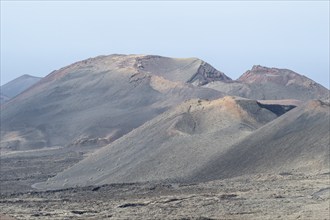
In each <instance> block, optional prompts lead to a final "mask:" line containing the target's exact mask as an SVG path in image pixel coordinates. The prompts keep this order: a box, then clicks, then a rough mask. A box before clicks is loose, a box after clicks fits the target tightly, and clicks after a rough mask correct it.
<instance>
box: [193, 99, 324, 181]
mask: <svg viewBox="0 0 330 220" xmlns="http://www.w3.org/2000/svg"><path fill="white" fill-rule="evenodd" d="M329 120H330V106H329V103H324V102H321V101H310V102H308V103H306V104H304V105H302V106H300V107H297V108H295V109H293V110H292V111H290V112H288V113H286V114H284V115H283V116H281V117H279V118H277V119H275V120H274V121H272V122H270V123H268V124H266V125H265V126H263V127H261V128H259V129H258V130H257V131H255V132H254V133H252V134H251V135H249V136H247V137H245V138H244V139H242V140H241V141H240V142H239V143H237V144H235V145H234V146H233V147H231V148H230V149H229V150H228V151H227V152H225V153H220V154H217V155H214V157H213V158H212V159H211V160H210V161H209V162H208V163H207V164H206V165H205V166H204V167H203V168H202V169H200V170H199V171H197V172H196V173H195V174H193V175H192V176H191V177H190V178H188V181H207V180H212V179H222V178H228V177H233V176H239V175H243V174H252V173H260V172H266V173H267V172H268V173H269V172H270V173H273V172H275V173H280V172H285V173H290V172H296V171H297V172H303V173H312V174H315V173H326V172H329V160H330V159H329V158H330V155H329V154H330V153H329V152H330V151H329V143H330V135H329V131H330V121H329Z"/></svg>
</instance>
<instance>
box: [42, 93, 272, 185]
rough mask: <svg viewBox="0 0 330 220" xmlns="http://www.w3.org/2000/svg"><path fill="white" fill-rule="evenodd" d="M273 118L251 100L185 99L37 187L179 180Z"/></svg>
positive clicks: (227, 98)
mask: <svg viewBox="0 0 330 220" xmlns="http://www.w3.org/2000/svg"><path fill="white" fill-rule="evenodd" d="M276 117H277V116H276V114H275V113H273V112H272V111H270V110H268V109H266V108H263V107H261V106H260V105H259V104H258V103H257V102H256V101H253V100H246V99H240V98H233V97H225V98H223V99H219V100H214V101H204V100H191V101H187V102H185V103H183V104H182V105H179V106H178V107H176V108H174V109H172V110H169V111H167V112H165V113H163V114H161V115H159V116H158V117H156V118H154V119H153V120H151V121H149V122H147V123H145V124H144V125H142V126H140V127H139V128H137V129H135V130H133V131H132V132H130V133H129V134H127V135H125V136H123V137H122V138H120V139H118V140H117V141H115V142H113V143H112V144H110V145H108V146H106V147H104V148H102V149H100V150H98V151H97V152H95V153H94V154H92V155H90V156H89V157H87V158H86V159H84V160H83V161H81V162H79V163H78V164H76V165H74V166H73V167H71V168H69V169H68V170H66V171H64V172H62V173H60V174H58V175H57V176H56V177H54V178H52V179H50V180H49V181H48V182H47V183H44V184H38V185H37V187H41V188H61V187H70V186H75V185H99V184H105V183H121V182H138V181H159V180H166V179H172V180H173V179H180V178H182V177H185V176H186V175H189V174H191V173H192V172H193V171H194V170H195V169H198V168H200V167H201V166H202V165H204V164H205V163H207V161H209V158H211V157H212V156H213V155H214V154H218V153H220V154H221V152H225V151H226V150H227V149H228V148H229V147H230V146H231V145H232V144H234V143H235V142H237V141H238V140H240V139H242V138H243V137H245V136H247V135H248V134H251V133H252V132H253V131H254V130H255V129H257V128H259V127H260V126H262V125H264V124H265V123H267V122H269V121H271V120H273V119H275V118H276Z"/></svg>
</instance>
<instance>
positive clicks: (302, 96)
mask: <svg viewBox="0 0 330 220" xmlns="http://www.w3.org/2000/svg"><path fill="white" fill-rule="evenodd" d="M205 87H207V88H213V89H216V90H219V91H222V92H224V93H227V94H229V95H236V96H241V97H245V98H249V99H261V100H267V99H297V100H302V101H307V100H311V99H322V100H325V99H329V95H330V93H329V90H328V89H326V88H325V87H323V86H322V85H320V84H318V83H316V82H314V81H313V80H311V79H309V78H307V77H305V76H302V75H300V74H298V73H295V72H294V71H291V70H288V69H278V68H268V67H263V66H259V65H256V66H253V67H252V69H251V70H248V71H246V72H245V73H244V74H243V75H242V76H240V77H239V78H238V79H237V80H235V81H230V82H212V83H209V84H207V85H205Z"/></svg>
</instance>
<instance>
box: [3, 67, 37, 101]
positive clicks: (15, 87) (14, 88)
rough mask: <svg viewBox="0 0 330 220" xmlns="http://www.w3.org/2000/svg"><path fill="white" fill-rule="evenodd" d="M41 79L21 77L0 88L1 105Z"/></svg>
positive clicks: (29, 76)
mask: <svg viewBox="0 0 330 220" xmlns="http://www.w3.org/2000/svg"><path fill="white" fill-rule="evenodd" d="M41 79H42V78H41V77H36V76H31V75H28V74H25V75H22V76H20V77H18V78H16V79H14V80H12V81H10V82H8V83H6V84H4V85H2V86H1V87H0V90H1V103H4V102H6V101H8V100H9V99H11V98H13V97H15V96H17V95H18V94H20V93H22V92H23V91H25V90H26V89H28V88H30V87H31V86H32V85H34V84H36V83H37V82H39V81H40V80H41Z"/></svg>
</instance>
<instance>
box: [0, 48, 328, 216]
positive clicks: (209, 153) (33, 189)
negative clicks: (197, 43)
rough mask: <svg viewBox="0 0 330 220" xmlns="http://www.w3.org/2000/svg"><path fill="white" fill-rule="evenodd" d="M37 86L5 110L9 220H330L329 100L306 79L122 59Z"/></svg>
mask: <svg viewBox="0 0 330 220" xmlns="http://www.w3.org/2000/svg"><path fill="white" fill-rule="evenodd" d="M10 85H11V86H9V87H8V85H7V87H8V89H11V87H12V88H15V86H13V85H14V84H10ZM31 85H32V84H31ZM31 85H30V87H29V88H25V90H24V91H23V92H22V93H20V94H18V95H16V96H15V97H13V98H12V99H11V100H9V101H7V102H6V103H4V104H2V105H1V146H0V173H1V175H0V195H1V199H0V218H1V219H182V220H183V219H322V220H323V219H330V218H329V216H330V210H329V206H330V178H329V177H330V176H329V174H330V168H329V167H330V159H329V158H330V153H329V152H330V149H329V147H330V144H329V143H330V139H329V138H330V133H329V132H330V104H329V90H327V89H326V88H324V87H322V86H321V85H319V84H317V83H316V82H314V81H312V80H311V79H308V78H307V77H305V76H302V75H300V74H298V73H295V72H293V71H291V70H287V69H278V68H268V67H262V66H254V67H253V68H252V69H251V70H249V71H247V72H245V73H244V74H243V75H242V76H241V77H240V78H238V79H237V80H232V79H231V78H230V77H228V76H226V75H225V74H224V73H222V72H221V71H218V70H216V69H215V68H213V67H212V66H211V65H210V64H208V63H206V62H204V61H202V60H199V59H197V58H185V59H182V58H169V57H161V56H151V55H118V54H115V55H110V56H99V57H95V58H90V59H87V60H83V61H79V62H77V63H74V64H71V65H69V66H66V67H64V68H62V69H60V70H56V71H54V72H52V73H50V74H49V75H48V76H46V77H44V78H42V79H41V80H40V81H38V82H37V83H35V84H33V85H32V86H31ZM18 87H19V88H20V86H18ZM1 97H2V99H3V100H5V99H7V98H8V99H9V97H7V96H1Z"/></svg>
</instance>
